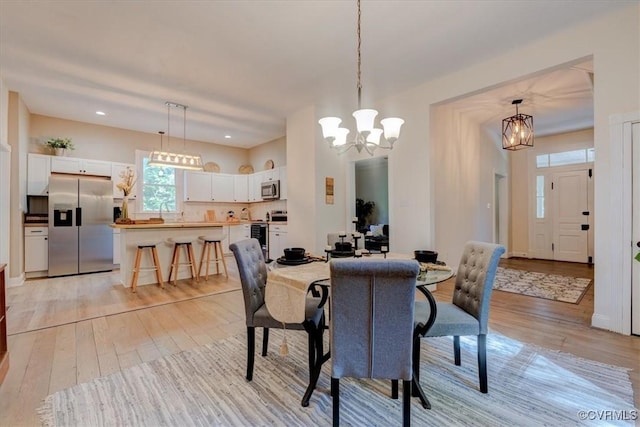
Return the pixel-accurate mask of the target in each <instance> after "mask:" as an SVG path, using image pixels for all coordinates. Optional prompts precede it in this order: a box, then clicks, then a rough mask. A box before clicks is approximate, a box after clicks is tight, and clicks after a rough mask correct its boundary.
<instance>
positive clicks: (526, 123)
mask: <svg viewBox="0 0 640 427" xmlns="http://www.w3.org/2000/svg"><path fill="white" fill-rule="evenodd" d="M521 103H522V99H514V100H513V102H511V104H512V105H515V106H516V115H515V116H511V117H507V118H506V119H504V120H502V148H504V149H505V150H520V149H522V148H527V147H533V116H530V115H528V114H520V113H518V105H520V104H521Z"/></svg>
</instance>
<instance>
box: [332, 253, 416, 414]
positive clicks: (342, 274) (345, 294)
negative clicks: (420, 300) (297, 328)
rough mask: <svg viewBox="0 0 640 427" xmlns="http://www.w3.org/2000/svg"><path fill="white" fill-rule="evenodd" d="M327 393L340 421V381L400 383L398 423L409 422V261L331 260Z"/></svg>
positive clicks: (412, 278) (412, 286) (412, 283)
mask: <svg viewBox="0 0 640 427" xmlns="http://www.w3.org/2000/svg"><path fill="white" fill-rule="evenodd" d="M330 268H331V298H330V301H331V303H330V305H331V311H330V312H331V327H330V331H331V333H330V336H331V395H332V396H333V425H334V426H336V425H339V422H340V393H339V391H340V378H344V377H352V378H377V379H391V380H393V381H397V380H400V379H401V380H403V392H402V400H403V402H402V414H403V425H409V424H410V419H411V412H410V411H411V408H410V399H411V396H410V394H411V380H412V378H413V371H412V366H411V360H412V345H413V331H414V326H413V310H414V302H415V293H416V277H417V275H418V272H419V271H420V266H419V265H418V263H417V262H416V261H414V260H378V259H346V258H345V259H333V260H331V264H330Z"/></svg>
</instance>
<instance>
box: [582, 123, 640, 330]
mask: <svg viewBox="0 0 640 427" xmlns="http://www.w3.org/2000/svg"><path fill="white" fill-rule="evenodd" d="M638 122H640V111H636V112H630V113H626V114H616V115H613V116H611V117H610V118H609V124H610V126H609V127H610V136H611V143H612V144H620V145H621V149H619V150H615V151H614V152H613V154H612V158H611V159H610V162H611V164H612V165H613V166H612V168H611V181H610V183H611V184H610V185H611V186H612V188H613V187H615V188H618V189H622V191H619V192H613V193H612V194H611V197H610V199H611V205H612V206H613V207H614V208H616V207H617V208H620V212H621V214H622V215H621V216H622V226H621V227H614V228H612V229H611V230H610V232H609V234H608V236H607V238H606V242H603V243H608V246H609V250H610V251H611V256H610V261H611V262H610V265H609V268H608V272H609V276H608V277H607V282H608V283H609V284H610V285H609V287H608V289H607V294H608V299H609V305H610V306H611V307H617V308H619V309H616V310H614V311H612V312H611V314H610V315H609V316H605V315H602V314H599V313H597V312H595V311H594V313H593V317H592V318H591V324H592V326H594V327H597V328H603V329H609V330H611V331H615V332H618V333H622V334H624V335H631V279H632V276H631V269H632V264H631V262H636V261H634V260H633V255H632V254H633V247H632V239H631V233H632V220H633V219H632V213H633V212H632V206H631V204H632V187H631V180H632V178H633V176H632V173H631V168H632V166H633V165H632V158H631V154H632V152H631V147H632V140H631V127H632V124H633V123H638ZM616 165H619V166H621V167H616ZM597 272H598V271H597V270H596V278H595V279H594V280H596V279H597V277H598V276H597ZM594 284H595V286H596V295H595V299H596V300H597V298H598V297H599V295H598V292H597V285H598V284H597V281H595V283H594ZM594 308H597V307H594Z"/></svg>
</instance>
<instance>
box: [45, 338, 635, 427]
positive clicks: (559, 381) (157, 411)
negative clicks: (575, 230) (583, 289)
mask: <svg viewBox="0 0 640 427" xmlns="http://www.w3.org/2000/svg"><path fill="white" fill-rule="evenodd" d="M279 332H281V331H276V330H274V331H272V335H273V336H272V337H271V341H272V347H271V349H270V353H269V355H268V356H267V357H266V358H263V357H260V356H259V355H258V356H256V366H255V372H254V380H253V381H252V382H250V383H249V382H247V381H245V379H244V374H245V361H246V358H245V352H246V338H245V336H244V335H241V336H236V337H232V338H228V339H225V340H221V341H218V342H215V343H213V344H210V345H207V346H203V347H200V348H197V349H195V350H191V351H185V352H181V353H178V354H174V355H171V356H167V357H164V358H161V359H157V360H154V361H151V362H146V363H143V364H140V365H137V366H134V367H132V368H129V369H126V370H124V371H122V372H119V373H116V374H113V375H109V376H107V377H103V378H99V379H96V380H93V381H91V382H88V383H84V384H80V385H77V386H74V387H71V388H68V389H66V390H62V391H59V392H57V393H55V394H52V395H50V396H48V397H47V398H46V399H45V402H44V404H43V406H42V407H41V408H40V409H39V413H40V414H41V417H42V421H43V423H44V424H45V425H47V426H161V425H164V426H312V425H318V426H328V425H331V396H330V395H329V388H330V378H329V375H330V369H329V368H330V366H329V365H330V363H326V364H325V367H324V371H323V373H322V376H321V378H320V382H319V384H318V388H317V389H316V391H315V392H314V394H313V396H312V398H311V402H310V406H309V407H307V408H303V407H301V406H300V399H301V397H302V395H303V393H304V390H305V386H306V382H307V378H308V374H307V369H306V339H305V334H303V333H292V332H289V333H288V334H287V339H288V341H289V356H287V357H282V356H279V355H278V349H277V348H278V345H279V343H280V338H281V335H280V334H279ZM257 338H259V337H257ZM256 342H258V343H259V342H261V340H259V339H256ZM461 344H462V351H463V354H462V357H463V359H462V362H463V366H460V367H458V366H455V365H454V364H453V360H452V341H451V339H449V338H429V339H423V340H422V346H423V348H422V355H423V356H422V361H421V369H422V371H421V372H422V381H421V383H422V384H423V386H424V389H425V392H426V393H427V395H428V396H429V399H430V400H431V404H432V407H433V409H431V410H425V409H423V408H422V406H420V404H419V402H418V400H417V399H416V398H413V399H412V405H411V417H412V422H413V425H416V426H450V425H465V426H541V425H554V426H559V425H562V426H571V425H596V424H597V425H603V424H605V425H606V424H607V423H608V422H606V421H605V422H603V421H602V420H601V419H598V420H597V421H590V419H592V418H597V417H600V418H603V417H604V418H606V417H607V415H601V416H599V415H598V414H597V413H595V412H593V411H610V412H601V414H613V415H610V417H611V419H614V418H623V419H624V418H626V419H627V420H626V421H617V422H616V425H633V421H631V420H630V419H631V418H633V416H634V414H637V412H634V409H633V391H632V388H631V383H630V382H629V375H628V371H627V370H626V369H623V368H619V367H615V366H609V365H604V364H601V363H596V362H593V361H589V360H584V359H580V358H576V357H574V356H571V355H569V354H565V353H560V352H554V351H548V350H544V349H541V348H539V347H535V346H531V345H526V344H523V343H520V342H518V341H514V340H511V339H509V338H506V337H504V336H501V335H498V334H490V335H489V337H488V361H489V393H488V394H482V393H480V392H479V391H478V379H477V371H476V356H475V338H471V339H465V338H463V339H462V340H461ZM390 387H391V386H390V382H389V381H370V380H343V381H341V394H340V402H341V405H340V411H341V421H342V425H344V426H390V425H400V423H401V420H402V411H401V399H398V400H392V399H391V398H390V397H389V396H390ZM581 411H592V412H581ZM584 418H586V420H585V419H584Z"/></svg>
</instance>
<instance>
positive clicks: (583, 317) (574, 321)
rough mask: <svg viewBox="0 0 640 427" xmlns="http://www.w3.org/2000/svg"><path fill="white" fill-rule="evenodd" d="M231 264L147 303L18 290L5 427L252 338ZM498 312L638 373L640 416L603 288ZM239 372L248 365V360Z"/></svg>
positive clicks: (99, 291) (68, 282) (137, 297)
mask: <svg viewBox="0 0 640 427" xmlns="http://www.w3.org/2000/svg"><path fill="white" fill-rule="evenodd" d="M228 264H229V267H230V271H229V273H230V278H229V279H228V280H227V279H225V278H224V276H213V277H210V278H209V281H208V282H204V281H202V280H201V281H200V283H199V284H195V283H191V282H190V281H188V280H183V281H179V282H178V285H177V287H172V286H169V285H167V289H166V290H162V289H160V288H158V287H157V286H152V285H149V286H141V287H139V288H138V293H137V294H132V293H131V292H130V290H129V289H126V288H123V287H122V286H120V285H117V284H116V283H117V273H100V274H93V275H84V276H74V277H72V278H64V279H42V280H31V281H28V282H27V283H26V284H25V285H24V286H22V287H18V288H9V289H8V292H7V300H8V305H9V312H8V321H9V330H10V336H9V351H10V358H11V366H10V369H9V373H8V375H7V378H6V379H5V382H4V383H3V384H2V386H0V426H23V425H24V426H33V425H39V418H38V415H37V413H36V408H38V407H39V406H40V404H41V401H42V399H43V398H44V397H45V396H47V395H48V394H50V393H53V392H55V391H57V390H61V389H63V388H66V387H70V386H73V385H75V384H78V383H82V382H86V381H89V380H91V379H93V378H97V377H100V376H104V375H108V374H111V373H113V372H117V371H119V370H122V369H125V368H127V367H130V366H133V365H135V364H138V363H141V362H144V361H148V360H153V359H156V358H159V357H162V356H164V355H167V354H172V353H176V352H180V351H183V350H188V349H190V348H193V347H196V346H200V345H203V344H207V343H211V342H213V341H216V340H218V339H222V338H225V337H228V336H231V335H235V334H239V333H242V334H244V332H245V323H244V306H243V301H242V293H241V291H240V290H239V289H240V285H239V281H238V275H237V271H236V268H235V263H234V262H233V260H232V259H231V262H229V263H228ZM501 265H503V266H507V267H512V268H522V267H524V268H526V269H529V270H534V271H542V272H554V273H558V274H565V275H574V276H578V277H591V278H592V277H593V271H592V269H591V268H590V267H588V266H585V265H580V264H570V263H552V262H544V261H530V260H526V261H523V260H517V259H516V260H503V261H502V262H501ZM452 288H453V282H452V281H448V282H446V283H444V284H441V285H439V289H438V291H436V292H435V293H434V295H435V296H436V298H437V299H438V300H446V301H448V300H450V298H451V292H452ZM491 306H492V307H491V316H490V319H491V320H490V328H491V329H492V330H493V331H496V332H499V333H501V334H504V335H506V336H509V337H511V338H515V339H518V340H520V341H523V342H527V343H533V344H537V345H539V346H542V347H546V348H550V349H554V350H561V351H564V352H568V353H572V354H574V355H577V356H581V357H585V358H588V359H593V360H598V361H600V362H604V363H609V364H613V365H618V366H624V367H627V368H630V369H633V371H632V372H631V379H632V383H633V387H634V391H635V402H636V406H637V407H640V404H639V402H640V398H639V395H640V392H639V391H640V375H639V372H640V357H639V355H640V338H638V337H627V336H622V335H618V334H614V333H610V332H606V331H602V330H597V329H593V328H590V327H589V324H590V319H591V314H592V312H593V286H591V287H590V288H589V290H588V291H587V293H586V295H585V296H584V298H583V299H582V301H581V302H580V304H567V303H560V302H553V301H547V300H543V299H538V298H532V297H526V296H521V295H514V294H509V293H506V292H497V291H496V292H494V293H493V298H492V304H491ZM238 363H243V364H244V363H245V360H244V355H241V356H239V358H238ZM257 363H259V359H257ZM489 363H491V359H490V355H489ZM489 381H491V379H489ZM603 409H611V408H603Z"/></svg>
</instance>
